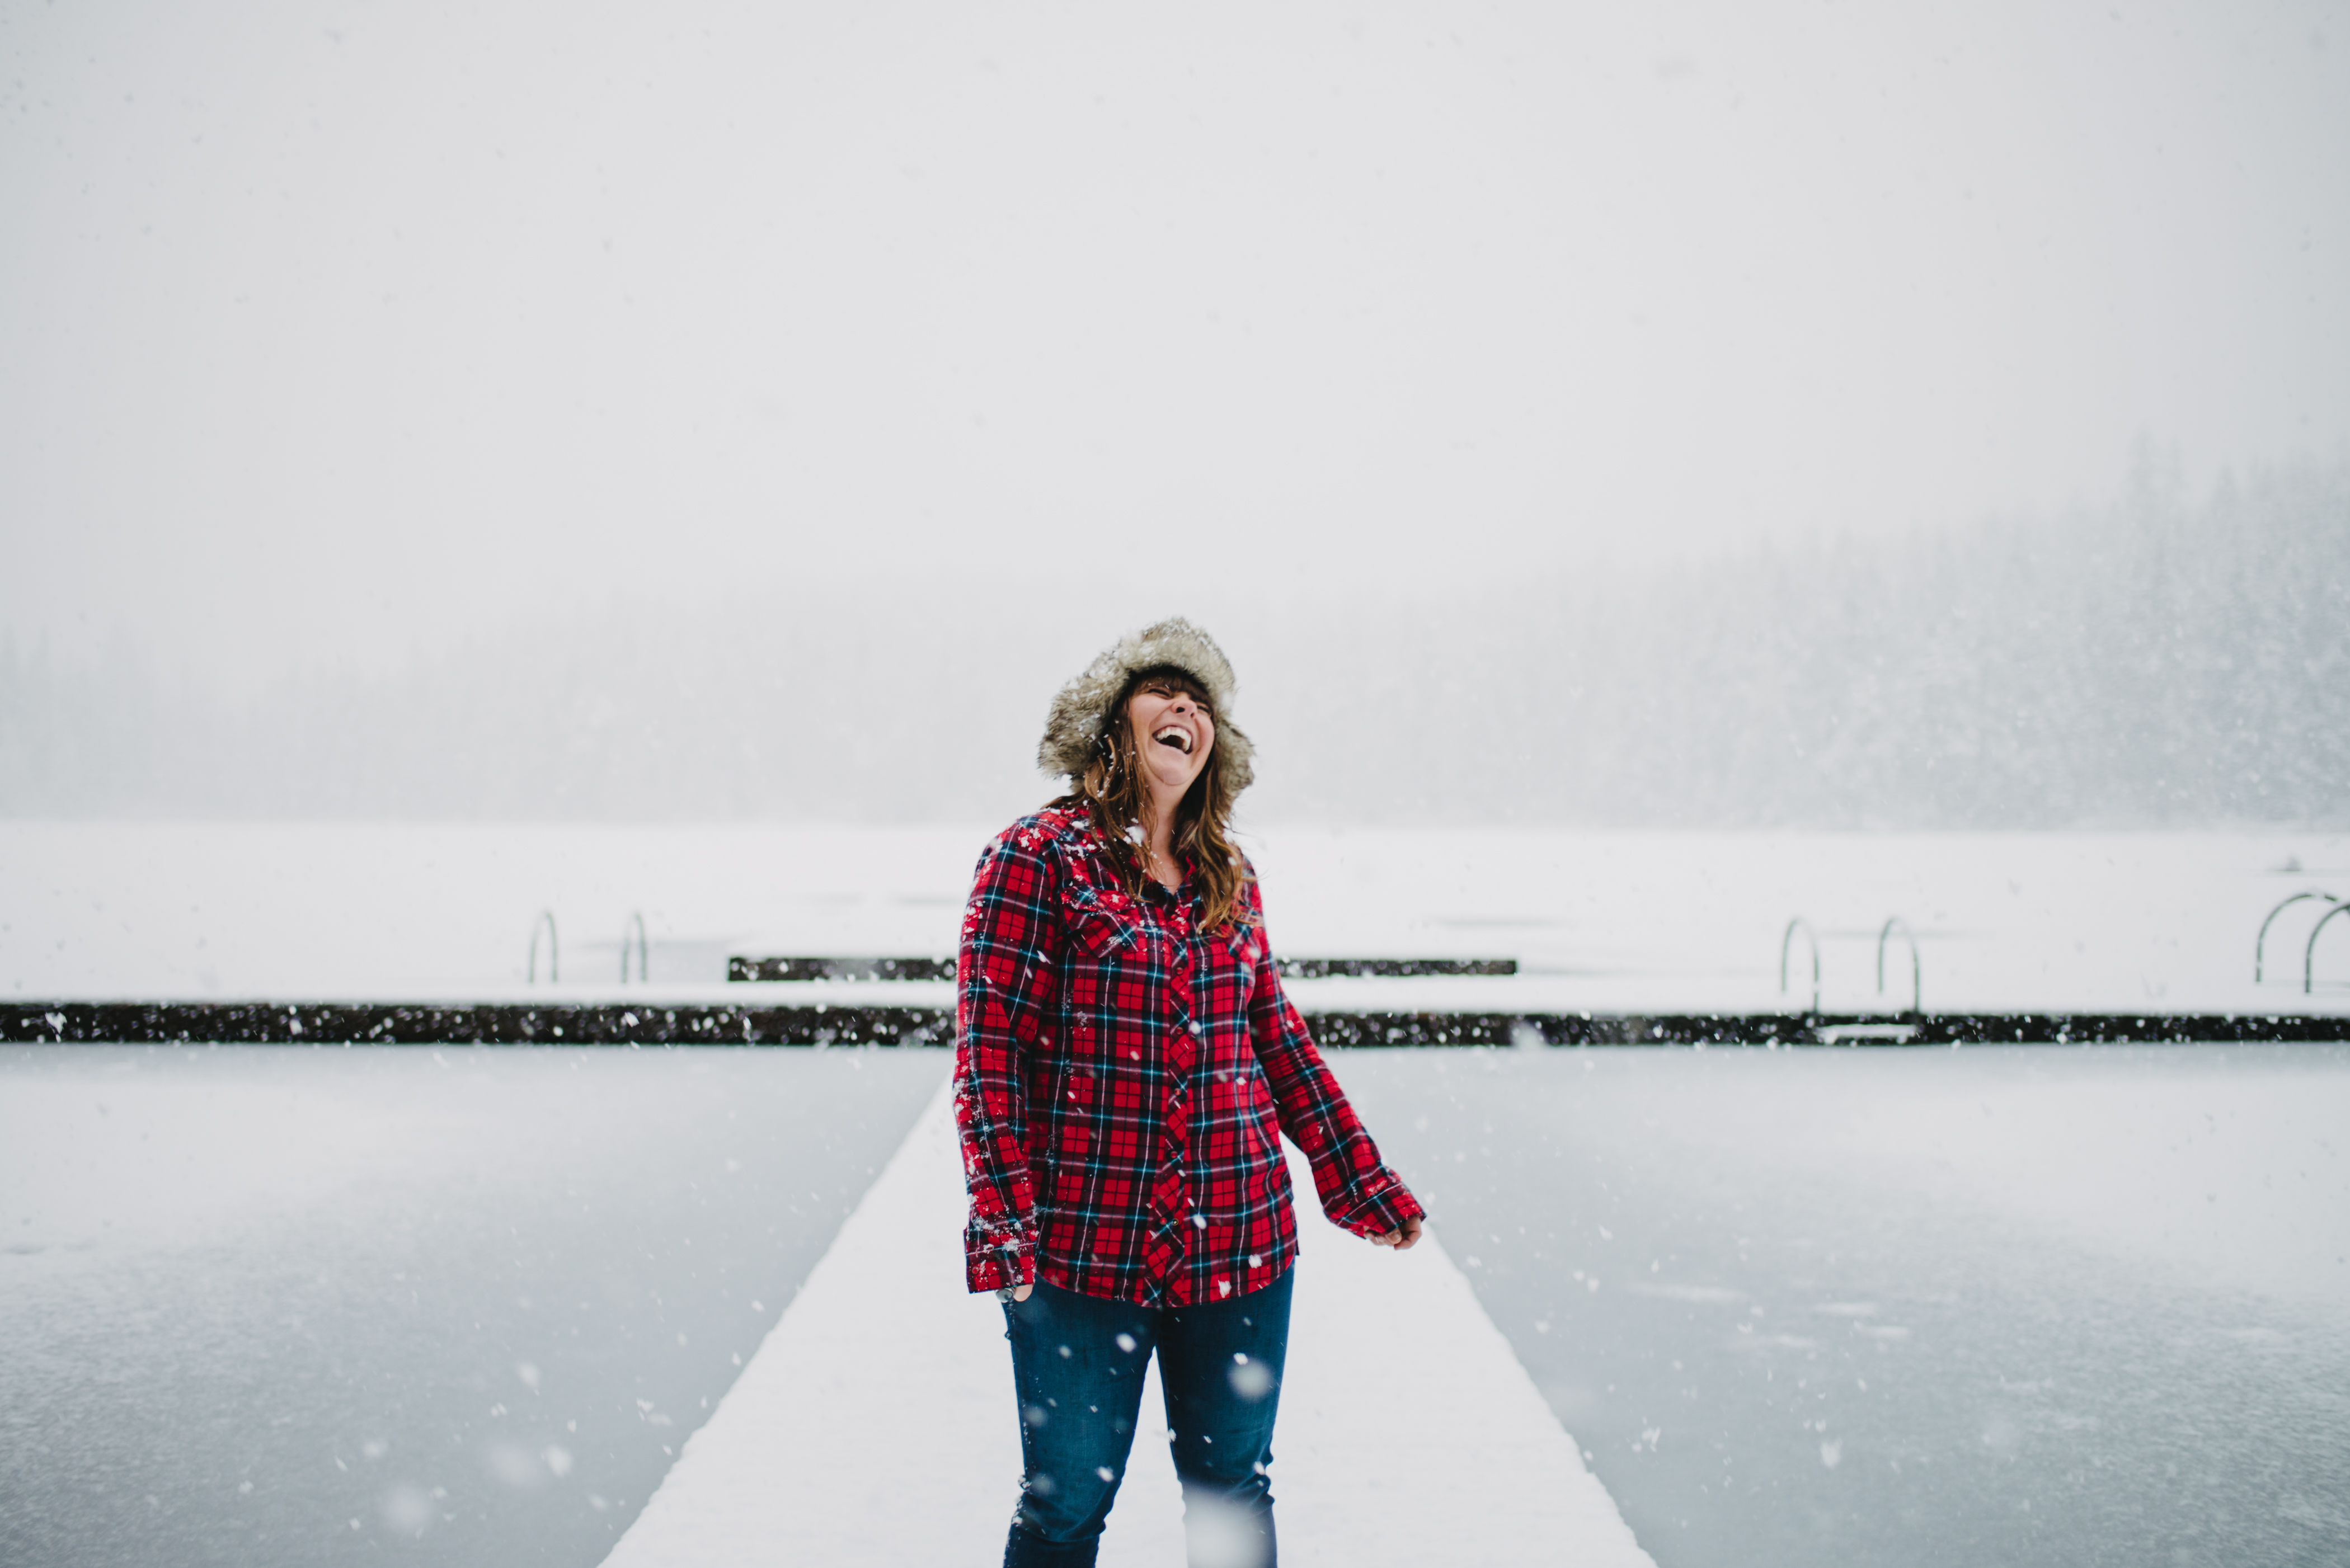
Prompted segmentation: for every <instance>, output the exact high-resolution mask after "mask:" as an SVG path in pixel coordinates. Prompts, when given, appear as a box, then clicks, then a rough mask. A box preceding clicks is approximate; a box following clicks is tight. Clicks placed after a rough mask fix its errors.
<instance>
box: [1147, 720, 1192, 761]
mask: <svg viewBox="0 0 2350 1568" xmlns="http://www.w3.org/2000/svg"><path fill="white" fill-rule="evenodd" d="M1150 738H1151V739H1152V740H1154V741H1156V742H1159V744H1160V745H1162V746H1172V747H1174V748H1175V749H1176V750H1177V751H1179V752H1180V753H1183V754H1184V755H1185V756H1187V757H1188V756H1190V755H1191V731H1189V730H1186V729H1184V728H1183V727H1182V726H1181V725H1180V724H1170V725H1168V726H1167V727H1166V728H1165V729H1163V730H1161V731H1159V732H1158V733H1157V734H1155V735H1153V736H1151V737H1150Z"/></svg>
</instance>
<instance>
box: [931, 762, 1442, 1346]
mask: <svg viewBox="0 0 2350 1568" xmlns="http://www.w3.org/2000/svg"><path fill="white" fill-rule="evenodd" d="M1198 915H1199V906H1198V901H1197V898H1196V896H1195V894H1194V892H1193V889H1192V886H1191V882H1190V880H1189V879H1188V878H1187V879H1186V881H1185V882H1184V885H1183V887H1182V888H1181V889H1180V891H1178V892H1176V893H1169V892H1168V891H1167V890H1166V889H1165V888H1161V887H1160V886H1159V884H1157V883H1155V882H1150V881H1148V880H1146V881H1145V883H1144V888H1143V897H1141V898H1133V897H1130V896H1129V895H1128V894H1127V893H1126V891H1125V890H1124V889H1123V888H1120V887H1119V886H1118V878H1117V876H1116V874H1115V872H1114V871H1113V869H1112V867H1111V865H1110V862H1109V860H1108V857H1107V856H1106V855H1105V854H1103V853H1102V846H1101V845H1100V842H1099V840H1098V839H1097V836H1096V834H1095V830H1094V827H1093V825H1092V822H1091V820H1090V819H1089V817H1088V815H1087V814H1086V813H1084V812H1081V811H1067V810H1059V809H1053V808H1047V809H1046V810H1044V811H1041V812H1038V813H1036V814H1035V815H1033V816H1024V817H1023V818H1021V819H1020V820H1019V821H1018V822H1015V823H1014V824H1013V825H1012V826H1010V827H1009V828H1007V829H1005V830H1004V832H1003V834H1002V835H1001V836H998V837H997V838H996V840H995V841H994V842H993V844H991V845H989V846H988V847H987V852H986V853H985V854H984V855H983V856H981V857H980V861H979V871H978V875H977V877H975V879H974V880H973V883H972V892H971V904H970V907H969V909H967V910H966V911H965V913H964V915H963V923H962V958H961V961H960V962H959V963H958V965H957V967H956V976H955V980H956V990H957V992H958V999H957V1007H956V1016H955V1025H956V1026H955V1122H956V1125H957V1127H958V1128H959V1130H960V1132H961V1135H962V1160H963V1175H964V1179H965V1182H966V1184H967V1186H968V1188H969V1189H970V1194H971V1221H970V1224H969V1226H968V1227H967V1228H966V1230H965V1232H964V1246H965V1249H966V1251H967V1262H968V1273H969V1279H970V1283H971V1288H972V1290H974V1291H989V1290H995V1289H997V1288H999V1287H1001V1286H1003V1285H1005V1284H1023V1283H1027V1282H1032V1281H1034V1280H1036V1279H1040V1278H1041V1279H1043V1280H1045V1282H1047V1283H1050V1284H1054V1285H1058V1286H1060V1287H1061V1288H1063V1289H1065V1290H1071V1291H1076V1292H1078V1293H1081V1294H1085V1295H1089V1296H1103V1297H1107V1298H1109V1299H1111V1300H1114V1301H1125V1302H1133V1303H1139V1304H1141V1305H1144V1306H1181V1305H1184V1304H1186V1303H1191V1302H1198V1301H1215V1300H1218V1299H1221V1298H1222V1297H1225V1296H1229V1295H1233V1294H1245V1293H1248V1292H1250V1291H1253V1290H1258V1289H1261V1288H1263V1286H1266V1285H1269V1284H1271V1283H1273V1282H1274V1281H1275V1280H1277V1279H1279V1278H1280V1277H1281V1275H1282V1273H1283V1272H1284V1270H1286V1269H1287V1268H1288V1267H1289V1265H1290V1263H1291V1262H1293V1261H1295V1257H1296V1255H1297V1221H1296V1219H1295V1215H1294V1214H1293V1212H1292V1210H1291V1208H1290V1183H1289V1171H1288V1168H1287V1166H1286V1164H1285V1163H1284V1160H1283V1158H1282V1154H1281V1142H1280V1137H1279V1134H1280V1133H1284V1132H1285V1133H1287V1134H1288V1135H1289V1137H1290V1141H1291V1142H1293V1143H1295V1144H1296V1145H1297V1147H1299V1148H1301V1149H1303V1150H1305V1154H1306V1156H1307V1157H1308V1158H1310V1159H1311V1160H1312V1162H1313V1166H1314V1185H1315V1188H1316V1189H1317V1190H1318V1193H1319V1196H1320V1198H1321V1200H1322V1209H1323V1212H1325V1213H1326V1214H1327V1215H1328V1216H1329V1217H1330V1219H1331V1220H1332V1221H1333V1222H1334V1223H1336V1224H1337V1225H1340V1226H1343V1227H1344V1228H1345V1229H1347V1230H1348V1231H1353V1232H1355V1234H1357V1235H1358V1236H1375V1235H1380V1234H1383V1233H1385V1232H1387V1231H1393V1230H1395V1229H1396V1228H1397V1227H1398V1226H1399V1225H1401V1224H1402V1223H1403V1221H1404V1220H1405V1218H1406V1217H1408V1216H1414V1215H1418V1214H1419V1213H1420V1212H1421V1210H1420V1207H1419V1203H1418V1202H1417V1201H1416V1200H1415V1199H1413V1198H1412V1195H1411V1193H1410V1191H1409V1189H1406V1188H1405V1186H1404V1184H1403V1182H1402V1180H1401V1179H1399V1178H1398V1177H1397V1175H1396V1174H1395V1172H1393V1171H1391V1170H1389V1169H1388V1168H1387V1167H1386V1166H1385V1165H1383V1164H1381V1163H1380V1161H1379V1151H1378V1147H1376V1146H1375V1145H1374V1144H1373V1143H1372V1142H1371V1139H1370V1135H1369V1134H1367V1133H1366V1132H1365V1131H1364V1130H1363V1127H1362V1124H1361V1123H1360V1122H1358V1121H1357V1120H1356V1118H1355V1113H1354V1110H1353V1108H1352V1107H1351V1106H1348V1105H1347V1098H1346V1096H1345V1095H1344V1094H1343V1093H1342V1092H1341V1091H1340V1090H1339V1087H1338V1084H1337V1080H1336V1079H1335V1078H1333V1077H1332V1076H1331V1075H1330V1070H1329V1068H1328V1067H1326V1066H1325V1065H1324V1064H1323V1062H1322V1057H1321V1054H1320V1053H1319V1052H1317V1051H1316V1050H1315V1048H1314V1041H1313V1037H1312V1036H1310V1035H1309V1034H1307V1033H1306V1032H1305V1020H1304V1019H1302V1018H1300V1017H1298V1015H1297V1010H1296V1009H1295V1008H1294V1007H1292V1006H1291V1005H1290V1004H1289V1000H1288V998H1287V997H1285V996H1284V995H1283V994H1282V990H1281V980H1280V977H1279V975H1278V973H1277V972H1276V971H1275V970H1274V962H1273V955H1272V953H1271V952H1270V951H1269V950H1268V949H1267V947H1266V943H1265V938H1264V915H1263V904H1262V903H1261V901H1260V900H1259V898H1258V894H1257V887H1256V877H1255V874H1254V872H1253V870H1251V871H1250V872H1249V875H1248V877H1247V879H1246V881H1245V883H1244V891H1243V898H1242V903H1241V907H1240V908H1239V909H1237V910H1235V912H1234V919H1233V921H1232V924H1231V925H1229V926H1227V927H1226V928H1225V929H1222V930H1221V931H1216V932H1212V933H1211V932H1206V931H1202V930H1201V929H1200V928H1199V922H1198ZM1276 1129H1277V1130H1276Z"/></svg>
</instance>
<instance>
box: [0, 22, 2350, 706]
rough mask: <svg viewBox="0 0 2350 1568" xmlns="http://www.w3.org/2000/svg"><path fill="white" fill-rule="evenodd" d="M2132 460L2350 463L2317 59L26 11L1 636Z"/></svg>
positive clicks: (203, 646)
mask: <svg viewBox="0 0 2350 1568" xmlns="http://www.w3.org/2000/svg"><path fill="white" fill-rule="evenodd" d="M2140 433H2147V434H2151V435H2152V436H2154V437H2156V438H2158V439H2159V440H2163V441H2176V442H2177V443H2178V445H2179V447H2180V449H2181V450H2182V451H2183V452H2184V453H2185V455H2186V458H2187V460H2188V464H2189V472H2190V473H2191V474H2194V475H2197V476H2199V477H2203V476H2208V475H2209V474H2210V473H2211V472H2214V471H2216V470H2217V469H2218V468H2219V467H2220V466H2221V465H2225V464H2235V465H2245V464H2252V463H2259V462H2268V461H2274V460H2278V459H2288V458H2292V457H2295V456H2300V455H2318V456H2333V455H2335V454H2338V453H2340V452H2343V451H2344V450H2345V446H2350V8H2345V6H2344V5H2339V4H2334V5H2309V4H2288V5H2275V4H2262V3H2258V0H2210V3H2204V4H2184V5H2137V4H2121V5H2104V4H2098V5H2052V4H2046V3H2033V4H2024V5H1985V4H1980V3H1970V4H1966V5H1956V4H1953V5H1945V6H1940V7H1931V6H1892V5H1820V4H1791V5H1758V4H1752V3H1740V4H1731V5H1637V6H1636V5H1624V6H1620V7H1615V8H1612V9H1610V8H1602V7H1596V6H1580V7H1575V6H1567V5H1558V4H1555V3H1543V4H1532V5H1452V6H1439V5H1416V6H1410V7H1378V6H1369V5H1357V6H1345V7H1330V6H1317V5H1243V6H1230V7H1214V6H1196V5H1191V6H1182V7H1149V8H1146V7H1140V6H1131V5H1119V6H1105V5H1076V4H1071V5H993V4H992V5H945V4H941V5H907V4H897V5H889V4H883V5H788V6H779V5H712V4H706V3H694V0H664V3H663V4H660V5H653V4H640V5H633V6H615V5H587V4H580V3H578V0H566V3H565V4H562V5H552V4H531V3H527V0H515V3H509V4H501V5H489V6H484V7H475V6H455V5H388V4H380V3H366V4H358V3H351V0H326V3H315V0H313V3H303V4H294V3H286V0H234V4H224V3H220V0H175V3H173V4H169V5H166V4H160V3H149V4H129V3H123V0H74V3H73V4H70V5H36V4H28V3H26V0H0V530H4V531H5V535H0V536H5V570H0V625H5V626H6V627H8V628H14V629H15V630H16V633H17V634H18V636H19V637H20V639H21V638H23V637H25V636H26V635H29V634H37V633H40V632H43V631H47V633H48V634H49V635H50V637H51V638H52V639H53V642H54V643H55V644H57V645H59V646H66V647H87V646H89V645H90V644H91V643H93V642H95V641H101V640H102V639H104V638H105V637H107V636H109V635H112V634H113V633H114V632H115V631H117V630H119V629H122V628H133V629H136V630H139V631H140V632H141V633H142V634H143V635H146V636H148V637H151V639H154V640H155V641H156V643H157V644H158V645H159V646H161V647H163V648H166V649H169V650H170V653H171V657H172V659H173V660H174V661H176V662H180V663H182V664H184V665H186V666H187V667H189V668H191V669H195V670H205V671H210V672H213V673H220V674H226V675H232V676H242V677H248V678H249V677H252V676H254V675H255V674H257V673H266V672H268V671H270V670H276V669H277V668H279V667H280V666H281V665H282V664H283V663H284V662H285V661H286V660H289V659H297V658H300V659H318V658H328V659H360V660H362V661H368V662H382V661H396V660H397V659H400V657H402V656H403V654H404V652H405V650H407V649H410V648H411V647H417V646H421V647H432V646H437V645H439V644H442V643H444V642H446V641H447V640H448V639H451V638H452V637H455V636H459V635H462V634H464V633H466V632H468V631H472V630H480V629H484V628H490V627H492V626H494V625H498V624H502V623H504V622H507V621H510V620H512V619H513V618H516V617H517V616H520V617H525V618H527V617H529V616H534V615H538V614H544V613H548V612H551V611H554V610H557V609H560V608H562V607H566V606H581V605H592V604H595V603H598V602H602V601H605V600H607V599H608V598H610V597H612V596H615V595H620V594H635V595H650V596H653V597H666V598H671V599H675V598H678V597H683V596H686V595H690V594H693V593H696V592H709V593H719V594H733V595H742V594H755V595H773V596H775V597H776V602H777V604H778V605H779V606H781V607H785V608H786V609H787V608H788V606H789V605H790V604H791V603H792V602H794V600H795V598H796V597H804V596H807V595H811V594H821V595H825V596H827V597H837V596H839V595H842V594H864V595H873V602H874V603H875V604H876V606H877V607H878V608H879V609H881V610H882V611H883V612H884V613H888V611H889V609H890V607H892V606H893V605H894V604H899V603H903V604H907V605H917V604H920V603H922V602H925V600H926V597H927V596H928V595H930V594H931V593H934V592H936V591H938V590H939V588H940V587H941V585H951V586H952V587H953V588H954V589H955V590H956V591H958V592H961V593H962V594H963V595H965V596H967V597H970V598H974V599H987V600H993V601H1000V602H1002V603H1003V605H1004V606H1005V607H1006V609H1007V613H1044V612H1045V611H1046V610H1047V609H1048V608H1049V605H1050V603H1051V601H1053V600H1054V599H1056V598H1058V597H1060V596H1062V595H1065V594H1066V593H1067V592H1069V589H1068V588H1067V587H1066V586H1065V585H1066V583H1068V582H1069V581H1070V580H1071V579H1075V580H1076V582H1078V583H1079V584H1081V585H1082V584H1083V583H1084V582H1085V581H1086V580H1087V578H1090V579H1091V580H1092V581H1093V582H1094V583H1096V584H1097V585H1098V587H1099V588H1100V590H1101V592H1100V597H1099V599H1097V600H1096V601H1094V604H1093V609H1092V613H1089V614H1087V616H1085V617H1084V619H1085V621H1086V624H1087V627H1088V628H1092V627H1095V626H1097V625H1099V624H1113V625H1114V624H1117V623H1118V622H1119V621H1121V620H1131V619H1139V618H1140V617H1141V616H1142V615H1143V614H1150V613H1158V612H1159V611H1160V610H1161V609H1162V608H1165V607H1182V606H1183V605H1185V604H1186V603H1188V602H1196V601H1197V600H1199V599H1201V598H1206V599H1209V600H1211V601H1212V599H1213V598H1214V597H1215V595H1216V592H1217V589H1216V588H1215V587H1214V585H1216V584H1219V583H1230V582H1232V581H1235V580H1243V581H1246V582H1248V583H1251V584H1253V585H1256V586H1259V587H1263V586H1266V585H1272V586H1274V587H1278V586H1279V585H1281V584H1283V583H1285V582H1297V581H1301V580H1303V579H1302V577H1301V574H1302V573H1304V572H1305V571H1308V570H1320V571H1326V572H1331V573H1335V574H1339V575H1340V576H1342V577H1343V578H1344V579H1345V580H1347V581H1349V582H1355V583H1368V584H1371V585H1374V586H1381V587H1386V588H1388V589H1389V590H1391V591H1394V592H1398V593H1409V592H1419V591H1426V590H1427V589H1428V588H1429V587H1430V585H1432V584H1438V583H1440V582H1442V581H1443V580H1445V579H1446V578H1447V577H1451V576H1465V577H1471V578H1486V579H1491V578H1495V577H1504V576H1507V577H1514V576H1520V575H1522V574H1523V572H1524V571H1526V570H1527V569H1528V567H1529V566H1530V565H1531V566H1539V565H1542V564H1545V563H1555V562H1559V561H1570V560H1575V559H1580V558H1583V557H1585V556H1588V555H1590V554H1591V553H1594V552H1603V551H1604V552H1612V553H1614V554H1615V555H1617V556H1633V557H1642V558H1645V557H1653V556H1657V555H1659V554H1664V553H1673V552H1679V553H1684V554H1692V555H1710V554H1718V553H1719V552H1721V551H1722V550H1724V549H1729V548H1735V547H1737V546H1738V545H1741V544H1743V543H1745V542H1748V541H1751V540H1752V539H1754V538H1756V537H1758V536H1762V535H1780V536H1786V535H1797V534H1801V533H1803V532H1804V531H1806V530H1811V529H1835V528H1851V529H1856V530H1880V529H1893V528H1903V527H1908V526H1913V525H1917V524H1932V523H1938V522H1946V521H1953V520H1964V519H1969V518H1973V517H1976V516H1980V515H1981V514H1985V513H1987V512H1991V511H1993V510H1998V509H2010V508H2026V509H2054V508H2058V507H2061V506H2062V505H2063V504H2065V503H2066V502H2067V501H2068V500H2069V499H2071V498H2074V497H2075V496H2084V495H2090V496H2094V495H2098V494H2103V493H2109V492H2110V491H2112V490H2113V489H2114V488H2115V487H2116V485H2117V483H2119V480H2120V477H2121V474H2122V471H2123V468H2124V466H2125V463H2126V460H2127V454H2128V452H2129V449H2130V445H2131V442H2132V441H2133V439H2134V438H2135V437H2137V435H2139V434H2140ZM906 574H912V575H913V576H915V577H916V578H917V579H918V581H919V583H920V585H921V586H920V587H918V589H917V590H916V591H915V592H914V593H912V594H911V595H910V596H909V597H906V598H905V599H903V600H893V599H891V598H890V597H887V596H882V595H875V594H874V587H873V585H874V583H875V581H876V579H878V578H880V577H882V576H890V575H899V576H902V575H906ZM1080 591H1082V589H1080ZM1024 596H1028V597H1024ZM1123 604H1131V605H1133V606H1134V607H1136V614H1134V615H1131V616H1129V615H1125V614H1123V613H1121V611H1120V610H1119V609H1118V606H1119V605H1123ZM1105 605H1107V607H1105ZM1105 618H1106V619H1105ZM1080 640H1084V641H1086V642H1087V646H1088V647H1089V646H1090V644H1091V641H1092V640H1094V639H1093V638H1092V633H1091V631H1090V629H1089V630H1088V632H1087V636H1086V637H1085V638H1084V639H1080ZM1083 651H1084V649H1075V650H1073V655H1072V662H1074V661H1075V659H1076V658H1078V657H1081V656H1082V653H1083Z"/></svg>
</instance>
